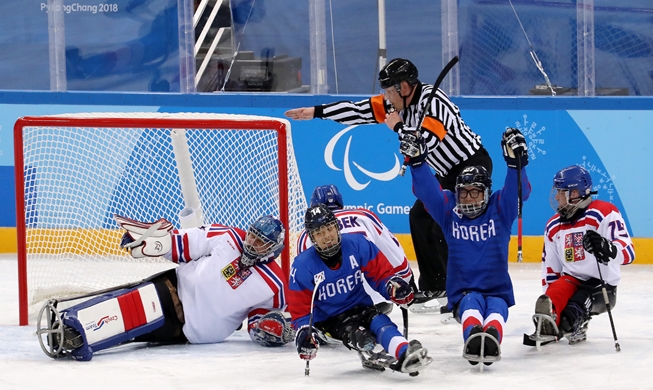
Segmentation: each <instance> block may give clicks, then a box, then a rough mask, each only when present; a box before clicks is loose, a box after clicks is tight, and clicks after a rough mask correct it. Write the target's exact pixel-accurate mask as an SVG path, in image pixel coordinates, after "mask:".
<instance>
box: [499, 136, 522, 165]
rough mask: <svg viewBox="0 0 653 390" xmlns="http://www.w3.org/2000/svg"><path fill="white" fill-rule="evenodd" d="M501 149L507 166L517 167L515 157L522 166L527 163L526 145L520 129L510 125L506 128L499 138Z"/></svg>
mask: <svg viewBox="0 0 653 390" xmlns="http://www.w3.org/2000/svg"><path fill="white" fill-rule="evenodd" d="M501 149H502V150H503V158H504V159H505V160H506V163H507V164H508V167H509V168H515V169H517V159H519V161H520V162H521V167H522V168H523V167H525V166H526V165H528V146H527V145H526V138H524V135H523V134H522V133H521V131H519V130H517V129H515V128H512V127H509V128H507V129H506V131H505V132H504V133H503V137H502V138H501Z"/></svg>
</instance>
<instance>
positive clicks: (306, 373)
mask: <svg viewBox="0 0 653 390" xmlns="http://www.w3.org/2000/svg"><path fill="white" fill-rule="evenodd" d="M313 281H314V282H315V287H313V296H312V297H311V316H310V317H309V320H308V324H309V329H308V330H309V332H311V337H313V336H312V333H313V309H314V308H315V294H316V293H317V287H318V286H319V285H320V283H322V282H324V272H320V273H319V274H315V275H314V276H313ZM313 342H314V343H315V340H313ZM310 363H311V361H310V360H307V361H306V368H304V376H309V375H310V373H311V367H310Z"/></svg>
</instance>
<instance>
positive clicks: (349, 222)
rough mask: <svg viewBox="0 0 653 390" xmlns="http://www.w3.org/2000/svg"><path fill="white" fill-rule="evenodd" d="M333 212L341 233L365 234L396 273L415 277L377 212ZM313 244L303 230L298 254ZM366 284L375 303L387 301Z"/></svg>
mask: <svg viewBox="0 0 653 390" xmlns="http://www.w3.org/2000/svg"><path fill="white" fill-rule="evenodd" d="M333 214H334V215H335V216H336V218H337V219H338V225H339V226H340V232H341V233H343V234H363V235H364V236H365V237H367V239H368V240H370V241H372V242H373V243H374V244H375V245H376V246H377V247H378V248H379V250H380V251H381V253H383V254H384V255H385V257H387V258H388V262H389V263H390V264H391V265H392V267H393V268H394V273H395V275H397V276H400V277H401V278H402V279H404V280H405V281H407V282H410V279H411V278H412V277H413V272H412V270H411V269H410V264H409V263H408V259H406V254H405V253H404V249H403V248H402V247H401V244H399V241H398V240H397V238H396V237H395V236H394V235H393V234H392V232H390V230H388V228H387V227H386V226H385V225H384V224H383V223H382V222H381V220H380V219H379V217H377V216H376V214H374V213H373V212H372V211H370V210H367V209H349V210H333ZM312 246H313V242H312V241H311V238H310V237H309V236H308V233H307V232H306V230H304V231H302V233H301V234H300V235H299V239H298V240H297V255H299V254H300V253H302V252H303V251H305V250H306V249H308V248H310V247H312ZM364 286H365V291H367V293H368V294H369V295H370V296H371V297H372V300H373V301H374V303H379V302H382V301H385V299H384V298H383V297H381V295H379V294H378V293H377V292H376V291H374V289H372V288H371V287H369V285H368V284H367V283H364Z"/></svg>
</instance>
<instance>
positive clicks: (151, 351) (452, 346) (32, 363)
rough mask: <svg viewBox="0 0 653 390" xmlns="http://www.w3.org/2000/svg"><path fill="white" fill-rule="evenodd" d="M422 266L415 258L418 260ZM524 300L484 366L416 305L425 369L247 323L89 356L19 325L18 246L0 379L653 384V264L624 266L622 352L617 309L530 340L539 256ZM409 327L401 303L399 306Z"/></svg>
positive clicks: (231, 384)
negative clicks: (301, 353)
mask: <svg viewBox="0 0 653 390" xmlns="http://www.w3.org/2000/svg"><path fill="white" fill-rule="evenodd" d="M415 268H416V267H415ZM510 273H511V276H512V280H513V284H514V288H515V296H516V301H517V304H516V305H515V306H513V307H512V308H511V309H510V318H509V319H508V322H507V324H506V328H505V330H504V331H505V333H504V341H503V344H502V349H503V353H502V360H501V361H499V362H497V363H494V364H493V365H492V366H490V367H486V368H485V370H484V371H483V372H479V369H478V366H475V367H473V366H471V365H470V364H469V363H467V361H466V360H464V359H463V358H462V346H463V341H462V335H461V334H462V331H461V327H460V325H459V324H457V323H454V324H446V325H445V324H442V323H441V322H440V319H441V316H440V315H434V314H413V313H410V315H409V338H417V339H418V340H420V341H421V342H422V344H423V345H424V346H425V347H427V348H428V349H429V354H430V356H432V357H433V363H432V364H431V365H430V366H429V367H427V368H426V369H424V370H423V371H422V372H421V373H420V375H419V376H417V377H409V376H408V375H406V374H399V373H395V372H390V371H385V372H374V371H369V370H366V369H363V368H362V367H361V365H360V361H359V359H358V356H357V354H356V353H354V352H352V351H349V350H347V349H346V348H345V347H343V346H342V345H329V346H326V347H323V348H320V350H319V352H318V354H317V357H316V358H315V359H314V360H312V361H311V363H310V367H311V371H310V372H311V374H310V377H305V376H304V365H305V364H304V362H303V361H302V360H300V359H299V358H298V357H297V353H296V351H295V348H294V346H293V345H292V344H289V345H286V346H285V347H282V348H264V347H260V346H257V345H256V344H254V343H253V342H251V341H250V339H249V336H248V335H247V334H246V333H245V331H244V330H241V331H238V332H236V333H235V334H233V335H232V336H231V337H229V338H228V339H227V341H226V342H224V343H222V344H213V345H182V346H158V347H148V346H147V345H144V344H127V345H124V346H121V347H117V348H114V349H110V350H106V351H101V352H99V353H97V354H96V355H95V356H94V358H93V360H92V361H90V362H76V361H72V360H53V359H50V358H49V357H47V356H46V355H45V354H44V353H43V352H42V351H41V348H40V347H39V344H38V341H37V338H36V334H35V329H36V327H35V326H34V325H30V326H28V327H19V326H17V324H18V298H17V295H18V294H17V290H18V287H17V285H18V284H17V276H16V275H17V267H16V260H15V256H12V255H0V298H1V299H0V340H2V342H1V343H0V389H2V390H9V389H44V388H90V389H94V390H98V389H113V390H115V389H121V390H124V389H157V390H165V389H235V388H238V389H242V390H245V389H265V390H273V389H283V390H289V389H302V390H313V389H342V390H344V389H361V390H362V389H370V390H381V389H392V390H395V389H411V390H417V389H548V390H559V389H581V388H582V389H606V390H615V389H653V332H652V331H653V301H652V300H651V297H653V266H651V265H637V264H632V265H629V266H624V267H622V280H621V284H620V286H619V292H618V300H617V301H618V303H617V306H616V308H615V309H614V310H613V317H614V321H615V326H616V331H617V335H618V336H619V342H620V344H621V352H620V353H617V352H616V351H615V347H614V340H613V338H612V331H611V328H610V321H609V319H608V315H607V313H606V314H602V315H600V316H597V317H595V318H594V319H592V321H590V324H589V331H588V340H587V341H585V342H582V343H580V344H577V345H568V344H567V341H566V340H564V339H563V340H562V341H561V342H559V343H556V344H550V345H546V346H543V347H542V350H541V351H539V352H538V351H536V350H535V348H533V347H526V346H524V345H522V334H523V333H525V332H526V333H532V332H533V325H532V322H531V315H532V313H533V308H534V305H535V300H536V299H537V297H538V296H539V295H540V294H541V287H540V268H539V264H516V263H511V267H510ZM390 316H391V318H392V319H393V320H394V321H395V323H397V324H399V328H400V329H401V323H402V320H401V312H400V310H398V309H397V308H395V310H393V312H392V314H391V315H390Z"/></svg>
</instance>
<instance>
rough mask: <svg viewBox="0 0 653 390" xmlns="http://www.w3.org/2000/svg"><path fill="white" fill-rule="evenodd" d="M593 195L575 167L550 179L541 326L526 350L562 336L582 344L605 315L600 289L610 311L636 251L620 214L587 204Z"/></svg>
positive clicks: (537, 309)
mask: <svg viewBox="0 0 653 390" xmlns="http://www.w3.org/2000/svg"><path fill="white" fill-rule="evenodd" d="M594 194H596V192H593V191H592V178H591V176H590V174H589V172H588V171H587V170H585V169H584V168H582V167H580V166H578V165H573V166H570V167H567V168H564V169H562V170H561V171H559V172H558V173H556V175H555V177H554V178H553V189H552V192H551V205H552V206H553V208H554V209H555V210H556V215H554V216H553V217H552V218H551V219H549V221H548V222H547V224H546V228H545V231H544V250H543V253H542V286H543V288H544V294H543V295H541V296H540V297H539V298H538V299H537V302H536V304H535V315H534V316H533V320H534V322H535V323H536V328H537V325H538V322H540V323H541V325H540V332H539V334H538V331H537V330H536V333H535V334H533V335H532V336H529V338H528V339H527V337H525V338H524V343H525V344H527V345H534V344H533V343H531V341H532V342H535V341H540V342H544V343H546V342H547V341H549V342H550V341H554V340H557V339H559V338H561V337H567V338H568V339H569V343H570V344H574V343H577V342H579V341H583V340H585V339H586V337H587V335H586V332H587V324H588V322H589V320H590V318H591V317H592V316H593V315H597V314H600V313H604V312H605V311H607V307H606V302H605V299H604V297H603V294H602V286H603V285H604V284H605V288H606V290H607V292H608V296H609V298H608V299H609V302H610V308H612V307H614V305H615V304H616V302H617V285H618V284H619V280H620V278H621V273H620V266H621V265H626V264H630V263H632V262H633V260H635V250H634V247H633V243H632V241H631V239H630V235H629V234H628V230H627V229H626V224H625V222H624V220H623V218H622V216H621V214H620V213H619V210H618V209H617V208H616V207H615V206H614V205H613V204H611V203H608V202H605V201H602V200H598V199H595V200H592V195H594ZM547 336H548V337H547ZM529 340H530V341H529Z"/></svg>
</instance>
